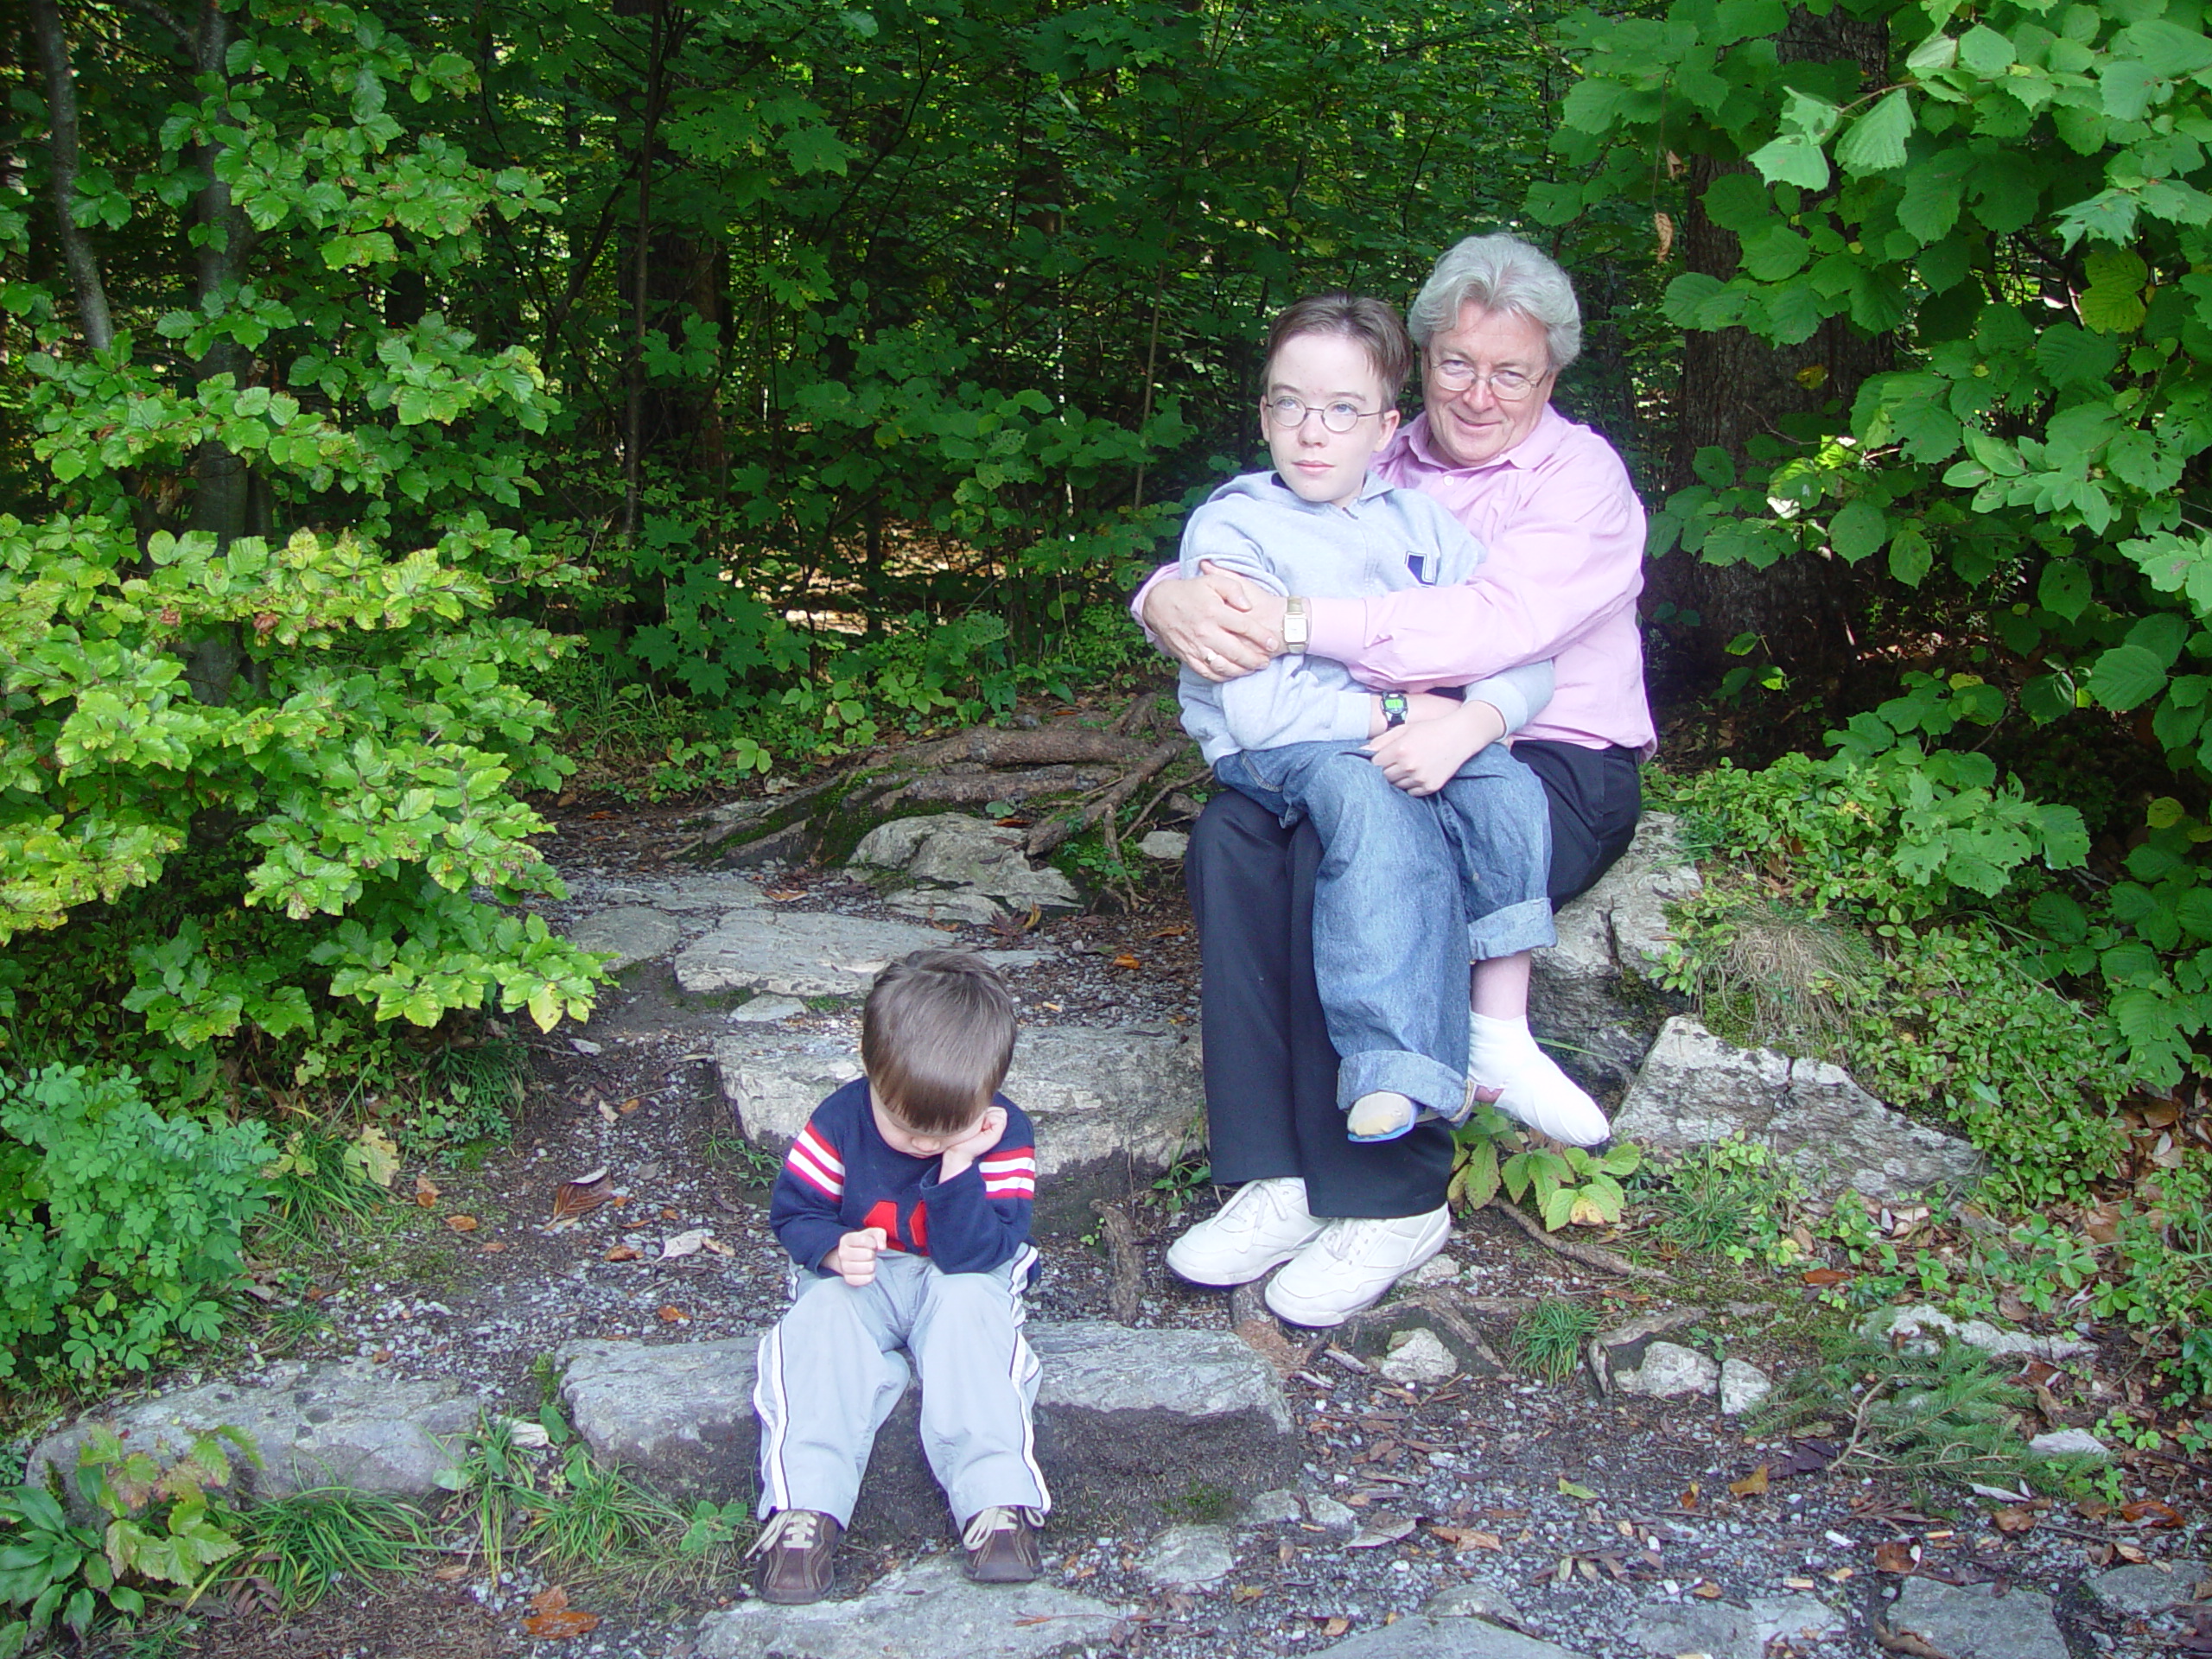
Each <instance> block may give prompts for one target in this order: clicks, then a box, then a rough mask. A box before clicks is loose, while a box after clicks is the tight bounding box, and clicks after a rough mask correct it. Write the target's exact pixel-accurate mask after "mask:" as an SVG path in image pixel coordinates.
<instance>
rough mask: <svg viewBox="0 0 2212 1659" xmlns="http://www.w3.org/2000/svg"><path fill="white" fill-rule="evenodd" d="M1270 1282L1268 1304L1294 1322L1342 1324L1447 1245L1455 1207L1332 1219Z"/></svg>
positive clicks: (1315, 1324)
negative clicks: (1424, 1212)
mask: <svg viewBox="0 0 2212 1659" xmlns="http://www.w3.org/2000/svg"><path fill="white" fill-rule="evenodd" d="M1326 1226H1327V1230H1326V1231H1325V1232H1324V1233H1322V1235H1321V1236H1319V1238H1317V1239H1315V1240H1314V1241H1313V1243H1311V1244H1309V1245H1307V1246H1306V1248H1305V1249H1302V1250H1300V1252H1299V1253H1298V1254H1297V1255H1295V1256H1294V1257H1293V1258H1292V1260H1291V1263H1290V1265H1289V1266H1288V1267H1287V1268H1284V1269H1283V1270H1282V1271H1281V1273H1279V1274H1275V1276H1274V1278H1272V1279H1270V1280H1269V1281H1268V1288H1267V1302H1268V1306H1269V1307H1271V1308H1273V1309H1274V1312H1275V1313H1276V1314H1277V1315H1278V1316H1279V1317H1281V1318H1282V1319H1287V1320H1289V1321H1290V1323H1291V1324H1293V1325H1314V1326H1327V1325H1342V1324H1343V1323H1344V1321H1345V1320H1346V1319H1350V1318H1351V1316H1352V1315H1353V1314H1355V1313H1358V1312H1359V1310H1360V1309H1361V1308H1363V1307H1366V1306H1370V1305H1371V1304H1373V1303H1375V1302H1376V1301H1378V1300H1381V1298H1382V1295H1383V1292H1385V1291H1387V1290H1388V1289H1389V1288H1390V1287H1391V1286H1393V1285H1395V1284H1396V1283H1397V1282H1398V1281H1399V1280H1401V1279H1402V1278H1404V1277H1405V1275H1406V1274H1409V1273H1411V1272H1412V1271H1413V1270H1414V1268H1417V1267H1419V1266H1421V1263H1422V1262H1426V1261H1427V1260H1428V1259H1429V1257H1431V1256H1433V1255H1435V1254H1436V1253H1437V1252H1438V1251H1439V1250H1440V1249H1443V1248H1444V1241H1445V1240H1446V1239H1447V1238H1449V1237H1451V1236H1452V1210H1451V1206H1450V1205H1446V1206H1444V1207H1443V1208H1441V1209H1437V1210H1432V1211H1429V1212H1428V1213H1427V1215H1421V1216H1400V1217H1392V1218H1390V1219H1388V1220H1370V1219H1364V1218H1363V1219H1357V1220H1346V1221H1332V1222H1330V1223H1328V1224H1326Z"/></svg>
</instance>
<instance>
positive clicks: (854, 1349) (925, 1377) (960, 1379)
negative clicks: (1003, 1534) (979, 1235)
mask: <svg viewBox="0 0 2212 1659" xmlns="http://www.w3.org/2000/svg"><path fill="white" fill-rule="evenodd" d="M1035 1260H1036V1252H1035V1251H1034V1250H1033V1249H1029V1248H1027V1247H1026V1246H1025V1247H1024V1249H1022V1251H1021V1253H1020V1255H1017V1256H1016V1257H1015V1258H1014V1260H1013V1261H1011V1262H1007V1263H1006V1264H1005V1265H1004V1266H1002V1267H1001V1268H998V1269H996V1270H995V1271H994V1272H991V1273H941V1272H939V1271H938V1268H937V1267H936V1265H935V1264H934V1263H933V1262H931V1261H930V1260H929V1259H928V1258H927V1257H926V1256H918V1255H906V1254H903V1253H901V1252H898V1251H887V1252H885V1253H884V1254H882V1255H878V1256H877V1257H876V1259H875V1281H874V1283H873V1284H869V1285H864V1286H861V1287H859V1288H858V1289H855V1288H854V1287H851V1286H849V1285H848V1284H846V1283H845V1281H843V1280H842V1279H814V1280H811V1281H810V1282H808V1283H806V1284H805V1285H804V1287H802V1288H801V1289H800V1291H799V1294H798V1300H797V1301H796V1302H794V1303H793V1304H792V1306H791V1312H790V1313H786V1314H785V1315H784V1317H783V1319H781V1320H779V1322H778V1323H777V1325H776V1328H775V1329H774V1330H772V1331H771V1332H769V1333H768V1334H767V1336H766V1338H764V1339H763V1340H762V1342H761V1344H760V1361H759V1372H758V1375H757V1376H756V1378H755V1380H754V1383H753V1408H754V1409H755V1410H756V1411H758V1412H759V1413H760V1515H761V1516H762V1517H763V1518H764V1519H765V1518H766V1516H769V1515H771V1514H773V1513H774V1512H775V1511H776V1510H820V1511H822V1512H823V1513H824V1514H826V1515H829V1516H835V1517H836V1521H837V1523H838V1524H839V1525H840V1526H844V1525H847V1524H849V1522H851V1520H852V1516H853V1503H854V1500H855V1498H856V1497H858V1496H859V1494H860V1484H861V1473H862V1472H863V1471H865V1470H866V1469H867V1468H868V1451H869V1449H870V1447H872V1446H874V1443H875V1433H876V1431H877V1430H878V1429H879V1428H880V1427H882V1426H883V1420H884V1419H885V1418H887V1417H888V1416H889V1415H890V1414H891V1411H892V1408H893V1407H894V1406H896V1405H897V1404H898V1403H899V1395H901V1394H902V1393H904V1392H905V1390H906V1379H907V1358H906V1356H907V1355H911V1356H912V1361H913V1368H914V1370H916V1371H918V1372H919V1373H920V1376H921V1380H922V1450H923V1452H924V1453H925V1455H926V1456H927V1457H928V1459H929V1464H930V1468H931V1471H933V1472H934V1473H935V1474H936V1476H937V1479H938V1484H939V1485H940V1486H942V1487H944V1493H945V1497H946V1498H947V1499H948V1500H950V1503H951V1505H952V1513H953V1517H954V1519H955V1520H957V1521H958V1522H962V1523H963V1524H965V1523H966V1522H967V1521H968V1520H969V1517H971V1516H974V1515H975V1514H976V1511H977V1510H982V1509H986V1508H988V1507H989V1506H990V1505H992V1504H995V1503H997V1504H1008V1505H1012V1504H1021V1505H1026V1506H1027V1507H1028V1508H1030V1509H1033V1510H1046V1509H1048V1508H1050V1507H1051V1504H1052V1497H1051V1495H1050V1494H1049V1493H1048V1492H1047V1491H1046V1489H1045V1473H1044V1471H1043V1470H1041V1469H1039V1467H1038V1466H1037V1447H1036V1435H1035V1432H1034V1429H1033V1427H1032V1424H1031V1408H1032V1407H1033V1405H1034V1404H1035V1402H1036V1399H1037V1376H1038V1371H1039V1365H1038V1362H1037V1357H1036V1355H1035V1354H1034V1353H1033V1352H1032V1351H1031V1350H1030V1347H1029V1344H1028V1343H1027V1341H1025V1340H1024V1339H1023V1338H1022V1334H1021V1327H1022V1325H1023V1323H1024V1322H1025V1321H1026V1320H1027V1317H1028V1314H1027V1309H1026V1308H1025V1307H1024V1306H1023V1304H1022V1298H1021V1292H1020V1290H1019V1289H1017V1288H1016V1286H1017V1285H1027V1282H1028V1280H1029V1270H1030V1266H1031V1264H1032V1263H1033V1262H1034V1261H1035ZM902 1346H903V1347H904V1348H905V1349H906V1355H902V1354H900V1353H899V1349H900V1348H901V1347H902Z"/></svg>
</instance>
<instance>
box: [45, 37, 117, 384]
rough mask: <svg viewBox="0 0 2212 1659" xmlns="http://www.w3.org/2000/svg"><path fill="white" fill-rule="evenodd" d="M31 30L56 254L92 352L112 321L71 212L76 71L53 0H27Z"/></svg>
mask: <svg viewBox="0 0 2212 1659" xmlns="http://www.w3.org/2000/svg"><path fill="white" fill-rule="evenodd" d="M29 3H30V11H31V33H32V34H33V35H35V36H36V37H37V40H38V55H39V61H40V67H41V68H42V69H43V70H44V72H45V75H46V107H47V118H48V125H49V128H50V130H51V132H52V135H53V136H52V137H51V139H50V140H49V143H50V144H51V146H52V155H53V177H54V225H55V229H56V232H57V233H58V235H59V238H60V243H61V259H62V264H63V266H64V268H65V269H67V271H68V273H69V289H70V292H71V293H72V294H73V296H75V297H76V301H77V321H78V323H79V326H80V327H82V328H83V329H84V331H85V340H86V344H88V345H90V346H92V349H93V350H94V351H96V352H104V351H105V350H107V349H108V347H110V346H112V345H114V344H115V321H114V319H113V318H112V317H111V316H110V315H109V313H108V308H107V289H106V286H105V284H104V283H102V282H101V281H100V268H99V261H98V260H96V259H94V258H93V257H92V243H91V241H90V240H89V239H87V238H86V235H85V232H84V228H83V227H82V226H79V224H78V223H77V221H76V219H74V218H73V216H72V215H71V213H70V211H69V207H70V204H71V203H72V202H73V201H74V200H76V198H77V77H76V74H75V73H74V71H73V70H72V69H71V67H70V66H69V43H68V41H67V40H66V39H64V38H63V36H62V33H61V18H60V14H59V13H58V12H56V11H55V10H54V0H29Z"/></svg>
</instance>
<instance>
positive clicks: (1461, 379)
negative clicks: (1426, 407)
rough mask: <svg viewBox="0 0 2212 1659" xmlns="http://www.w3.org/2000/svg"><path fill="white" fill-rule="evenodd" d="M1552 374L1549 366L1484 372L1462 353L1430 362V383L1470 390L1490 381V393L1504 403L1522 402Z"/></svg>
mask: <svg viewBox="0 0 2212 1659" xmlns="http://www.w3.org/2000/svg"><path fill="white" fill-rule="evenodd" d="M1550 374H1551V371H1550V370H1549V369H1545V370H1542V371H1541V372H1538V373H1535V374H1531V373H1529V372H1528V371H1527V370H1526V369H1492V370H1491V372H1489V373H1488V374H1484V372H1482V371H1481V370H1479V369H1478V368H1477V367H1476V366H1475V365H1473V364H1471V363H1470V362H1468V361H1467V360H1466V359H1465V358H1461V357H1445V358H1439V359H1437V360H1436V361H1435V362H1433V363H1432V364H1430V365H1428V383H1429V384H1430V385H1433V386H1434V387H1435V388H1436V389H1437V390H1438V391H1471V390H1472V389H1473V388H1475V387H1476V386H1478V385H1487V386H1489V387H1490V395H1491V397H1495V398H1497V400H1498V401H1499V402H1500V403H1503V404H1512V403H1518V402H1519V401H1520V400H1521V399H1522V398H1523V397H1527V396H1528V395H1529V393H1530V392H1532V391H1535V389H1536V388H1537V387H1538V386H1540V385H1542V384H1543V383H1544V381H1545V379H1546V378H1548V377H1549V376H1550Z"/></svg>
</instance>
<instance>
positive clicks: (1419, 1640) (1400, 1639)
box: [1315, 1613, 1587, 1659]
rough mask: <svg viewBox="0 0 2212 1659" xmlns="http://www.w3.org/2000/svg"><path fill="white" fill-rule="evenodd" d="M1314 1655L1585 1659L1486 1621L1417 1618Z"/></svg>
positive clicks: (1378, 1658)
mask: <svg viewBox="0 0 2212 1659" xmlns="http://www.w3.org/2000/svg"><path fill="white" fill-rule="evenodd" d="M1315 1651H1316V1652H1319V1653H1325V1654H1327V1655H1329V1656H1331V1659H1587V1656H1586V1655H1583V1654H1579V1653H1575V1652H1573V1650H1572V1649H1567V1648H1562V1647H1560V1646H1557V1645H1556V1644H1554V1643H1550V1642H1540V1641H1538V1640H1537V1639H1536V1638H1535V1637H1533V1636H1523V1635H1522V1634H1521V1633H1520V1632H1519V1631H1518V1630H1507V1629H1506V1628H1505V1627H1504V1626H1503V1625H1502V1624H1491V1623H1489V1622H1488V1621H1487V1620H1484V1619H1480V1618H1429V1617H1428V1616H1427V1615H1426V1614H1419V1613H1417V1614H1415V1615H1414V1617H1413V1618H1402V1619H1400V1620H1399V1621H1398V1622H1397V1623H1396V1624H1389V1625H1385V1626H1384V1627H1383V1629H1381V1630H1363V1631H1361V1632H1360V1633H1359V1634H1358V1635H1357V1636H1355V1637H1350V1638H1349V1639H1347V1640H1345V1641H1343V1642H1339V1643H1337V1644H1336V1645H1335V1646H1334V1647H1331V1648H1320V1649H1316V1650H1315Z"/></svg>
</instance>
